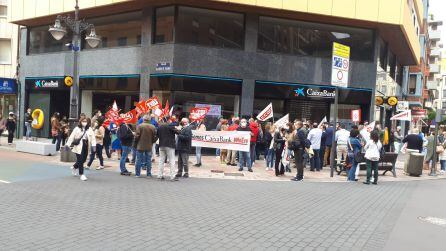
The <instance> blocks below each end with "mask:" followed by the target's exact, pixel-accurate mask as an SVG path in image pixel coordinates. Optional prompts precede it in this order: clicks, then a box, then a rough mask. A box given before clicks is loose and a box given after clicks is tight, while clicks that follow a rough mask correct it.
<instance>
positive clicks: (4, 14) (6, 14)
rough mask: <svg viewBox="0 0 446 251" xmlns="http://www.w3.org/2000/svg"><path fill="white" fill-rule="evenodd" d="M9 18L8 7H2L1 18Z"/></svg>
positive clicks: (0, 8)
mask: <svg viewBox="0 0 446 251" xmlns="http://www.w3.org/2000/svg"><path fill="white" fill-rule="evenodd" d="M7 16H8V6H5V5H0V18H6V17H7Z"/></svg>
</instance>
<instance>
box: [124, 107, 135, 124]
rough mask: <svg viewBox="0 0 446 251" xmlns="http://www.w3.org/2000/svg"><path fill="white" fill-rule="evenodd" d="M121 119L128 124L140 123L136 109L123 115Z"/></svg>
mask: <svg viewBox="0 0 446 251" xmlns="http://www.w3.org/2000/svg"><path fill="white" fill-rule="evenodd" d="M121 118H122V119H123V120H124V122H125V123H128V124H136V123H137V122H138V115H137V112H136V110H135V109H133V110H131V111H129V112H127V113H125V114H121Z"/></svg>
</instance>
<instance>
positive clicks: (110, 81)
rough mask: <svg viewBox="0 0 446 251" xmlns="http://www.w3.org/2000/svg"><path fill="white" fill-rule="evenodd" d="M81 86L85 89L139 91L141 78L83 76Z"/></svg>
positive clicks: (80, 81)
mask: <svg viewBox="0 0 446 251" xmlns="http://www.w3.org/2000/svg"><path fill="white" fill-rule="evenodd" d="M79 88H81V89H83V90H103V91H105V90H107V91H119V92H139V78H136V77H135V78H130V77H129V78H127V77H119V78H118V77H110V78H81V79H80V80H79Z"/></svg>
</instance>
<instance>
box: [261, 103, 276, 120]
mask: <svg viewBox="0 0 446 251" xmlns="http://www.w3.org/2000/svg"><path fill="white" fill-rule="evenodd" d="M272 117H273V103H269V105H267V106H266V107H265V109H263V111H261V112H260V113H259V115H257V119H258V120H260V121H266V120H268V119H270V118H272Z"/></svg>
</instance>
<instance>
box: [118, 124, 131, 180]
mask: <svg viewBox="0 0 446 251" xmlns="http://www.w3.org/2000/svg"><path fill="white" fill-rule="evenodd" d="M117 122H118V123H120V126H119V129H118V131H117V132H116V134H117V136H118V138H119V141H120V142H121V148H122V152H121V159H120V161H119V168H120V169H121V175H130V174H131V173H130V172H129V171H127V168H126V167H125V163H126V160H127V157H128V155H129V153H130V151H131V150H132V145H133V140H134V132H133V131H132V130H131V129H130V127H129V125H128V124H127V123H126V122H125V121H124V119H120V120H119V121H117Z"/></svg>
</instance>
